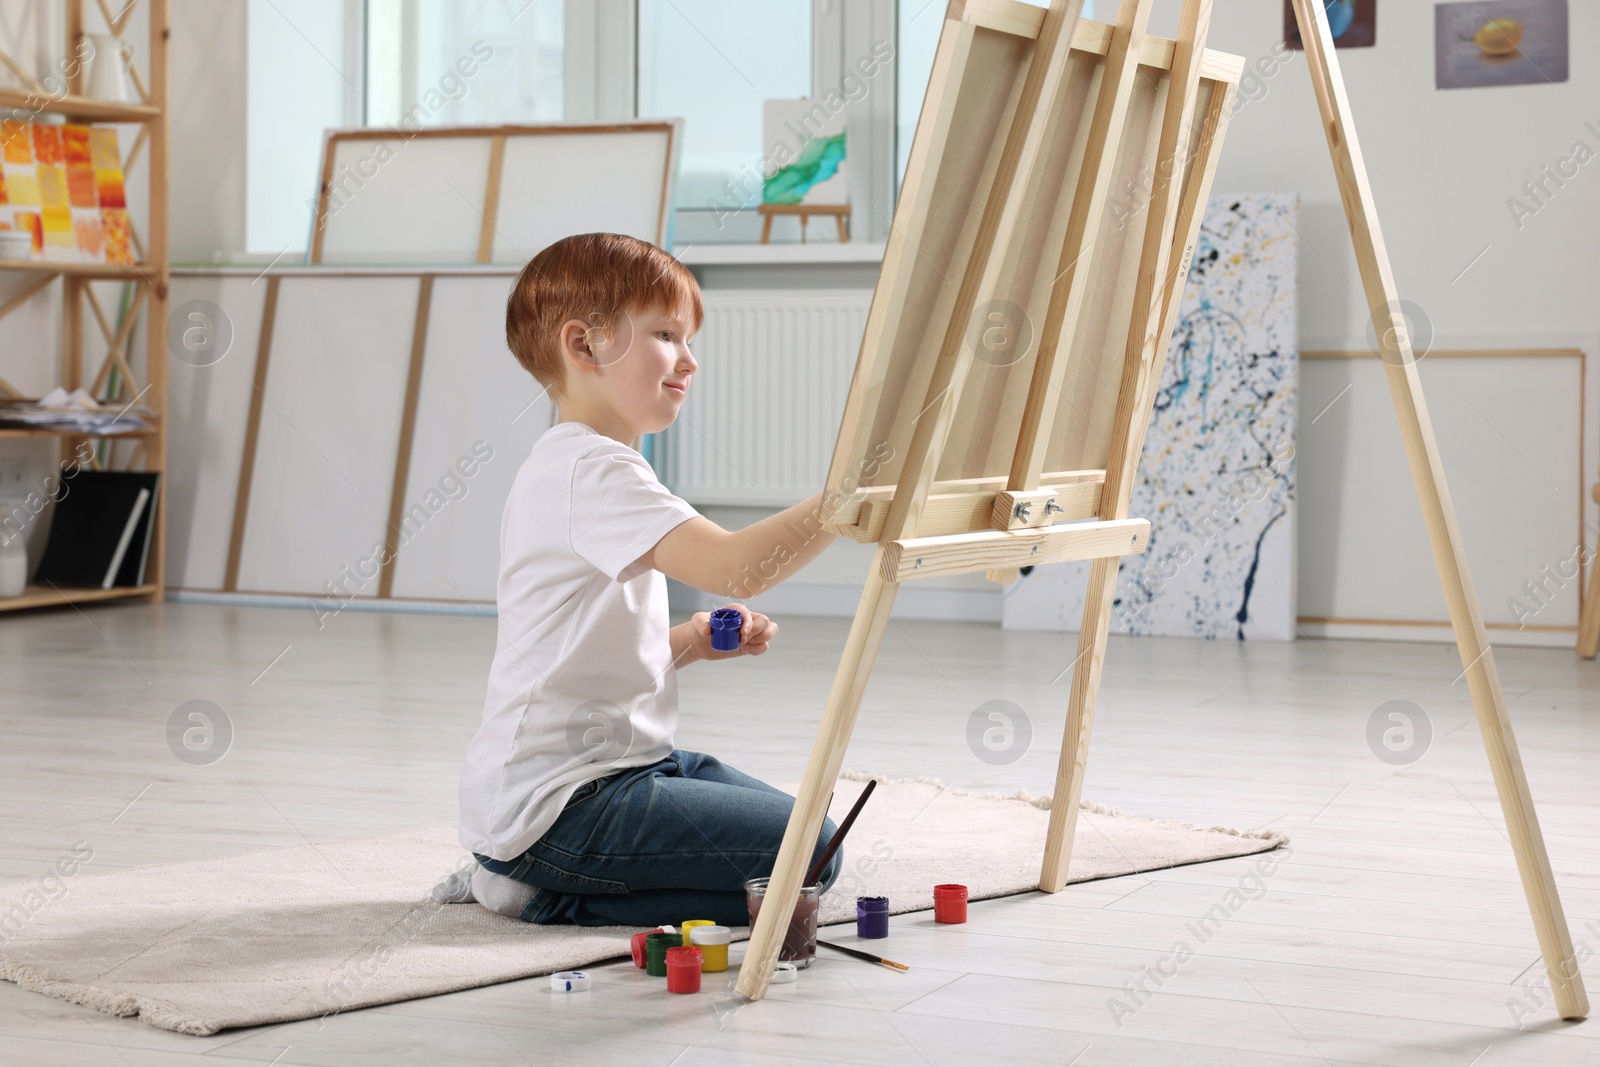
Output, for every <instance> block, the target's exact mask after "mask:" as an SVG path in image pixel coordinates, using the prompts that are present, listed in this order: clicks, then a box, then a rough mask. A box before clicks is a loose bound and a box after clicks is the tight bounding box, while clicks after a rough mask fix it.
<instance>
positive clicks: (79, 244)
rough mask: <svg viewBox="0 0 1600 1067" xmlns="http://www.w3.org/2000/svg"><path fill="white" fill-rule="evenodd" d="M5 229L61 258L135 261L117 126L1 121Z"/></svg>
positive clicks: (1, 226)
mask: <svg viewBox="0 0 1600 1067" xmlns="http://www.w3.org/2000/svg"><path fill="white" fill-rule="evenodd" d="M0 230H21V231H23V232H25V233H28V234H31V235H32V237H33V255H34V258H35V259H43V260H46V261H50V262H58V263H132V262H133V248H132V232H131V229H130V227H129V221H128V204H127V200H126V199H125V197H124V195H123V188H122V156H121V154H120V153H119V152H118V150H117V131H116V130H115V129H112V128H110V127H90V126H77V125H66V126H57V125H53V124H50V123H43V122H34V123H27V122H17V121H14V120H7V121H5V122H3V123H0Z"/></svg>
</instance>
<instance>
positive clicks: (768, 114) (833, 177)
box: [761, 94, 850, 204]
mask: <svg viewBox="0 0 1600 1067" xmlns="http://www.w3.org/2000/svg"><path fill="white" fill-rule="evenodd" d="M832 95H833V96H836V95H837V94H832ZM841 101H842V98H841ZM762 132H763V135H764V140H765V144H766V153H765V157H764V158H765V160H766V173H765V174H764V175H763V178H764V179H765V180H764V181H763V182H762V186H761V199H762V202H763V203H767V204H848V203H849V202H850V185H849V183H848V182H847V181H846V180H845V169H844V168H845V150H846V147H847V138H846V135H845V126H844V108H843V105H842V103H841V104H840V106H839V107H834V106H833V101H832V96H830V97H828V98H824V99H822V100H806V99H801V100H768V101H766V102H765V105H764V107H763V111H762Z"/></svg>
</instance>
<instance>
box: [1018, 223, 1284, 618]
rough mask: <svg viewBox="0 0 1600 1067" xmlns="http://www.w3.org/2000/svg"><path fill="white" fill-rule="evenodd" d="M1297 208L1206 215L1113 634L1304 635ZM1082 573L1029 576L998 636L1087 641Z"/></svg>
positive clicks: (1141, 480) (1083, 569) (1135, 501)
mask: <svg viewBox="0 0 1600 1067" xmlns="http://www.w3.org/2000/svg"><path fill="white" fill-rule="evenodd" d="M1298 200H1299V198H1298V197H1297V196H1296V195H1295V194H1293V193H1269V194H1264V195H1250V196H1213V197H1212V198H1211V200H1210V202H1209V203H1208V204H1207V207H1206V215H1205V219H1204V222H1203V224H1202V227H1201V231H1200V239H1199V242H1198V245H1197V247H1196V249H1195V255H1194V265H1193V266H1192V267H1191V268H1190V272H1189V280H1188V284H1187V285H1186V287H1185V289H1184V296H1183V303H1182V305H1181V306H1180V308H1179V317H1178V323H1177V326H1176V328H1175V329H1174V331H1173V336H1172V346H1171V348H1170V349H1168V352H1167V362H1166V366H1165V368H1164V369H1163V371H1162V376H1161V384H1160V387H1159V391H1158V393H1157V395H1156V401H1155V407H1154V411H1153V412H1152V414H1151V419H1150V430H1149V433H1148V435H1147V436H1146V438H1145V445H1144V452H1143V454H1142V456H1141V458H1140V463H1139V473H1138V475H1137V476H1136V478H1135V481H1134V489H1133V496H1132V499H1131V501H1130V505H1129V509H1128V514H1129V515H1131V516H1135V517H1139V518H1147V519H1149V520H1150V523H1151V533H1150V547H1149V548H1148V549H1147V550H1146V551H1145V552H1144V553H1143V554H1142V555H1138V556H1127V557H1124V558H1123V560H1122V564H1121V567H1120V568H1119V570H1118V574H1117V592H1116V602H1115V607H1114V609H1113V612H1112V617H1111V632H1112V633H1125V634H1151V635H1163V636H1175V637H1210V638H1227V639H1238V640H1244V639H1256V638H1265V639H1269V640H1284V641H1288V640H1292V639H1293V638H1294V633H1295V631H1294V623H1293V621H1292V620H1293V619H1294V617H1295V588H1294V584H1295V583H1294V565H1295V552H1294V536H1295V535H1294V500H1295V465H1294V454H1295V419H1296V382H1297V379H1298V373H1299V372H1298V363H1299V351H1298V347H1297V344H1296V329H1297V325H1296V321H1297V320H1296V295H1297V294H1296V283H1295V266H1296V260H1297V248H1296V240H1295V229H1294V216H1295V212H1296V208H1297V206H1298ZM1088 571H1089V564H1087V563H1062V564H1052V565H1048V566H1042V567H1036V568H1033V569H1032V570H1031V571H1030V572H1029V573H1027V574H1025V575H1024V577H1023V578H1022V580H1021V581H1018V582H1016V583H1014V584H1013V585H1011V586H1010V587H1009V588H1008V589H1007V590H1006V592H1005V594H1004V596H1005V599H1004V602H1003V606H1002V623H1003V625H1004V626H1005V628H1006V629H1014V630H1060V631H1075V630H1077V629H1078V627H1079V625H1080V624H1081V621H1082V617H1083V601H1084V589H1085V586H1086V584H1087V579H1088Z"/></svg>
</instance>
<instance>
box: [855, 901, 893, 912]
mask: <svg viewBox="0 0 1600 1067" xmlns="http://www.w3.org/2000/svg"><path fill="white" fill-rule="evenodd" d="M888 910H889V898H888V897H856V912H857V913H858V914H859V913H861V912H866V913H868V914H877V913H878V912H887V911H888Z"/></svg>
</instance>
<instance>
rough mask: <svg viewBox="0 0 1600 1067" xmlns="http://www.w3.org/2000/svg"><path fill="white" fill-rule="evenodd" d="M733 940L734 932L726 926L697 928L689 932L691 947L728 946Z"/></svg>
mask: <svg viewBox="0 0 1600 1067" xmlns="http://www.w3.org/2000/svg"><path fill="white" fill-rule="evenodd" d="M732 940H733V931H732V930H730V929H728V928H727V927H726V926H696V927H695V928H694V929H693V930H690V931H689V943H690V944H691V945H726V944H728V943H729V942H731V941H732Z"/></svg>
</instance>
